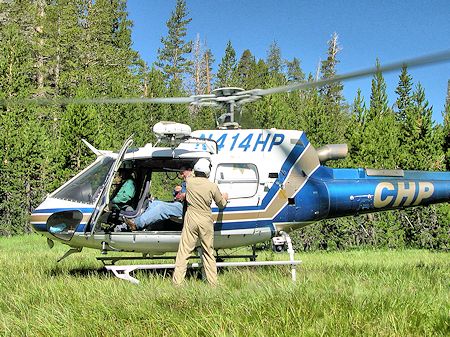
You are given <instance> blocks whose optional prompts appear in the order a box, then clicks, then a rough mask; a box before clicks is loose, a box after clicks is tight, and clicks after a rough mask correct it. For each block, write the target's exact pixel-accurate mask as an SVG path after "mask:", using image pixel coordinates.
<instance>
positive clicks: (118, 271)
mask: <svg viewBox="0 0 450 337" xmlns="http://www.w3.org/2000/svg"><path fill="white" fill-rule="evenodd" d="M280 235H281V236H282V238H283V239H284V244H286V245H287V252H288V253H289V260H284V261H255V260H256V255H255V250H254V247H253V254H252V255H244V256H239V255H232V256H231V255H230V256H228V257H227V258H233V257H234V258H237V257H246V258H250V261H244V262H223V261H220V262H217V263H216V265H217V267H256V266H280V265H284V266H286V265H290V266H291V276H292V281H293V282H295V281H296V279H297V274H296V272H297V271H296V266H297V265H299V264H300V263H302V261H301V260H295V251H294V248H293V246H292V241H291V238H290V236H289V234H287V233H286V232H283V231H281V232H280ZM198 252H199V256H192V257H191V258H200V260H202V250H201V248H199V249H198ZM224 257H225V256H221V257H218V258H222V259H223V258H224ZM131 258H132V257H131ZM143 258H146V257H143ZM154 258H155V257H153V259H154ZM157 258H160V259H162V258H164V259H167V258H174V257H173V256H172V257H157ZM97 259H100V260H106V259H107V258H97ZM113 259H114V258H111V260H113ZM114 262H115V261H114ZM202 265H203V264H202V262H194V263H191V264H188V266H187V267H188V268H202ZM105 268H106V270H110V271H112V272H113V273H114V275H115V276H116V277H118V278H120V279H122V280H126V281H130V282H131V283H134V284H139V280H138V279H136V278H134V277H133V276H131V275H130V273H131V272H133V271H135V270H139V269H150V270H153V269H174V268H175V264H174V263H166V264H163V263H161V264H159V263H157V264H143V265H142V264H141V265H139V264H136V265H125V266H115V265H109V266H105ZM202 272H203V270H202ZM203 277H204V275H203Z"/></svg>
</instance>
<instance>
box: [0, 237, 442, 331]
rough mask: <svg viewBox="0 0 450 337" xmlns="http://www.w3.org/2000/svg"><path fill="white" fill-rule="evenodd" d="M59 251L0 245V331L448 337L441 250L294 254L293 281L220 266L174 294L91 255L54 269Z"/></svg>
mask: <svg viewBox="0 0 450 337" xmlns="http://www.w3.org/2000/svg"><path fill="white" fill-rule="evenodd" d="M66 250H67V247H66V246H63V245H60V244H56V245H55V247H54V248H53V249H52V250H49V249H48V247H47V245H46V242H45V239H43V238H42V237H38V236H37V235H28V236H21V237H13V238H0V335H3V336H146V335H149V336H197V335H199V336H330V335H331V336H449V335H450V316H449V315H450V254H449V253H442V252H441V253H433V252H429V251H419V250H407V251H351V252H333V253H326V252H316V253H308V254H298V255H297V258H300V259H302V260H303V264H302V265H301V266H300V267H299V268H298V271H297V282H296V283H293V282H292V281H291V277H290V269H289V267H285V266H278V267H264V268H262V267H259V268H258V269H253V268H240V269H230V268H229V269H226V270H221V271H220V273H219V281H220V283H221V285H220V286H219V287H217V288H211V287H209V286H208V285H207V284H205V283H203V282H202V281H200V280H199V279H198V278H197V277H195V275H193V276H191V277H189V278H188V279H187V283H186V286H184V287H182V288H174V287H173V286H172V284H171V279H170V273H166V274H164V273H151V272H147V271H141V272H138V273H137V274H136V277H137V278H138V279H139V280H140V281H141V283H140V284H139V285H133V284H131V283H128V282H126V281H123V280H119V279H117V278H115V277H113V276H112V275H111V274H109V273H107V272H104V271H103V270H102V264H101V263H100V262H98V261H96V260H95V256H98V255H99V254H98V253H99V252H98V251H92V250H85V251H83V252H82V253H80V254H74V255H72V256H70V257H68V258H67V259H65V260H63V261H62V262H60V263H56V260H57V258H59V257H60V256H61V255H62V254H63V253H64V252H65V251H66ZM260 258H261V259H272V258H274V259H287V255H286V254H284V255H278V254H271V253H265V254H263V256H260Z"/></svg>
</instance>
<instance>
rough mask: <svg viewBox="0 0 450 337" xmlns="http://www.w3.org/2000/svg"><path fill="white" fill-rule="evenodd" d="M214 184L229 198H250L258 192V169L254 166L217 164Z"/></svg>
mask: <svg viewBox="0 0 450 337" xmlns="http://www.w3.org/2000/svg"><path fill="white" fill-rule="evenodd" d="M215 182H216V183H217V184H218V185H219V188H220V191H221V192H227V193H228V196H229V198H230V199H231V198H251V197H253V196H254V195H255V194H256V192H257V191H258V182H259V176H258V169H257V168H256V165H254V164H246V163H238V164H231V163H230V164H219V165H218V166H217V171H216V176H215Z"/></svg>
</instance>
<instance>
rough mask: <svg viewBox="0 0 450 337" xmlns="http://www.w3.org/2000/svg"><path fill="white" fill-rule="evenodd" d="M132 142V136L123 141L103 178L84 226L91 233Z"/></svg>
mask: <svg viewBox="0 0 450 337" xmlns="http://www.w3.org/2000/svg"><path fill="white" fill-rule="evenodd" d="M131 144H133V139H132V136H130V137H129V138H128V139H127V140H126V141H125V143H124V144H123V145H122V148H121V149H120V151H119V153H118V156H117V159H116V161H115V162H114V164H113V165H112V167H111V170H110V171H109V173H108V176H107V177H106V179H105V182H104V184H103V190H102V192H101V194H100V197H99V198H98V201H97V204H96V206H95V209H94V213H93V214H92V217H91V220H90V221H89V224H90V226H87V227H86V228H87V229H88V228H90V229H91V235H92V234H93V233H94V231H95V225H96V223H97V221H98V219H99V217H100V215H101V214H102V212H103V209H104V208H105V206H106V205H108V203H109V191H110V189H111V186H112V182H113V179H114V176H115V175H116V173H117V171H118V170H119V167H120V165H121V164H122V161H123V158H124V156H125V153H126V152H127V150H128V148H129V147H130V146H131Z"/></svg>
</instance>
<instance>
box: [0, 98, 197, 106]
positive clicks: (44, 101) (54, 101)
mask: <svg viewBox="0 0 450 337" xmlns="http://www.w3.org/2000/svg"><path fill="white" fill-rule="evenodd" d="M195 100H196V98H195V97H158V98H146V97H136V98H11V99H2V100H0V106H5V105H7V104H11V105H67V104H78V105H86V104H145V103H149V104H186V103H192V102H194V101H195Z"/></svg>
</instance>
